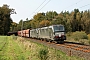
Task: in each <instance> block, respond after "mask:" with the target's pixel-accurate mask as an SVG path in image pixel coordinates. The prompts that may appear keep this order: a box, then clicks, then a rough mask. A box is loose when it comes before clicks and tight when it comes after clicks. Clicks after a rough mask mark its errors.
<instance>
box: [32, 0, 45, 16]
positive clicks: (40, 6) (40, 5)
mask: <svg viewBox="0 0 90 60" xmlns="http://www.w3.org/2000/svg"><path fill="white" fill-rule="evenodd" d="M45 1H46V0H44V1H43V2H42V3H41V4H40V5H39V6H38V7H37V8H36V9H35V10H34V12H33V13H35V11H37V10H38V9H39V8H40V7H41V6H42V5H43V4H44V3H45ZM33 13H32V14H33Z"/></svg>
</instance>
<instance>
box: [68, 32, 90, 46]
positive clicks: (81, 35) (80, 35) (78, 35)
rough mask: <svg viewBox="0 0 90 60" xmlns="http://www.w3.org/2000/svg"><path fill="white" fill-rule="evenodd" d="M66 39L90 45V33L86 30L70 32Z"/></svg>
mask: <svg viewBox="0 0 90 60" xmlns="http://www.w3.org/2000/svg"><path fill="white" fill-rule="evenodd" d="M66 41H69V42H76V43H81V44H86V45H90V35H87V34H86V33H85V32H84V31H81V32H80V31H76V32H69V33H67V40H66Z"/></svg>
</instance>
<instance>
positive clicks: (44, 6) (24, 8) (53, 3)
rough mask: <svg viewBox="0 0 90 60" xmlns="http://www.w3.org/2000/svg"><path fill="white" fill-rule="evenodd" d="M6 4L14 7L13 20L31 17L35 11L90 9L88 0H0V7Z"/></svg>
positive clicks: (17, 20)
mask: <svg viewBox="0 0 90 60" xmlns="http://www.w3.org/2000/svg"><path fill="white" fill-rule="evenodd" d="M3 4H7V5H9V6H10V8H13V9H15V11H16V13H17V14H12V15H11V18H12V20H13V21H14V22H16V23H19V21H20V20H21V19H22V20H26V18H28V19H32V18H33V16H34V15H35V14H37V13H40V12H41V13H42V12H44V13H46V12H47V11H56V12H57V13H60V12H62V11H65V10H66V11H69V12H71V11H73V10H74V9H79V10H80V11H85V10H88V9H90V0H0V7H1V6H3Z"/></svg>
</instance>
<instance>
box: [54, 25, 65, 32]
mask: <svg viewBox="0 0 90 60" xmlns="http://www.w3.org/2000/svg"><path fill="white" fill-rule="evenodd" d="M53 28H54V31H55V32H60V31H64V26H60V25H59V26H54V27H53Z"/></svg>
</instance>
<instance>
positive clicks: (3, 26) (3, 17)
mask: <svg viewBox="0 0 90 60" xmlns="http://www.w3.org/2000/svg"><path fill="white" fill-rule="evenodd" d="M12 12H13V13H14V11H13V9H9V7H8V5H4V6H2V7H0V34H6V33H7V32H8V31H18V30H21V29H34V28H40V27H44V26H50V25H56V24H62V25H64V26H65V30H66V32H75V31H85V32H86V33H90V10H86V11H79V9H74V10H73V11H72V12H69V11H65V12H63V11H62V12H60V13H57V12H56V11H47V12H46V13H44V12H42V13H37V14H36V15H34V16H33V18H32V19H28V18H26V20H20V22H19V23H16V22H13V21H12V19H11V18H10V15H11V13H12ZM13 13H12V14H13ZM22 21H23V24H22ZM22 25H23V26H22Z"/></svg>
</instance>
